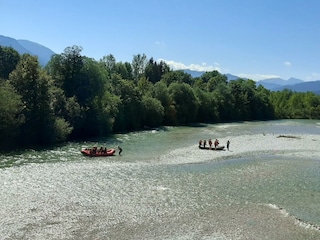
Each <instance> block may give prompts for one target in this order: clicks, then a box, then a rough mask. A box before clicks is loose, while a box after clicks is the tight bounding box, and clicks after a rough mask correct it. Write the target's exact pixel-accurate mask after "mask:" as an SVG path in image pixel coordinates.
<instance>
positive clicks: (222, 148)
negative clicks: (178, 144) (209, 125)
mask: <svg viewBox="0 0 320 240" xmlns="http://www.w3.org/2000/svg"><path fill="white" fill-rule="evenodd" d="M199 149H203V150H213V151H219V150H224V146H217V147H204V146H199Z"/></svg>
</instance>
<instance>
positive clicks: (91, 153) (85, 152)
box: [81, 148, 116, 157]
mask: <svg viewBox="0 0 320 240" xmlns="http://www.w3.org/2000/svg"><path fill="white" fill-rule="evenodd" d="M81 153H82V154H83V155H85V156H89V157H110V156H114V154H115V153H116V150H115V149H113V148H111V149H108V150H107V151H106V152H104V151H98V150H96V151H93V150H92V149H88V148H86V149H81Z"/></svg>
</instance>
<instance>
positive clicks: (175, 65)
mask: <svg viewBox="0 0 320 240" xmlns="http://www.w3.org/2000/svg"><path fill="white" fill-rule="evenodd" d="M158 61H164V62H166V63H167V64H168V65H169V66H170V67H171V68H172V69H173V70H180V69H190V70H193V71H201V72H202V71H203V72H210V71H213V70H217V71H219V72H221V69H220V66H219V64H218V63H215V64H214V65H215V66H210V65H207V63H205V62H204V63H202V64H201V65H200V64H193V63H192V64H190V65H185V64H183V63H181V62H175V61H172V60H165V59H158Z"/></svg>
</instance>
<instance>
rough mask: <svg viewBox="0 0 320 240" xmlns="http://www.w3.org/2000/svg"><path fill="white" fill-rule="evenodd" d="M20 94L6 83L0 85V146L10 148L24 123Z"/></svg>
mask: <svg viewBox="0 0 320 240" xmlns="http://www.w3.org/2000/svg"><path fill="white" fill-rule="evenodd" d="M22 111H23V104H22V101H21V96H20V95H18V94H17V93H16V92H15V90H14V88H13V87H12V86H11V85H10V84H9V83H8V82H3V83H2V84H1V85H0V148H2V150H3V149H7V148H10V149H11V148H12V146H14V144H16V140H17V137H18V136H19V128H20V126H21V125H22V124H23V123H24V116H23V114H22Z"/></svg>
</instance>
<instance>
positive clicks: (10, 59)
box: [0, 46, 20, 79]
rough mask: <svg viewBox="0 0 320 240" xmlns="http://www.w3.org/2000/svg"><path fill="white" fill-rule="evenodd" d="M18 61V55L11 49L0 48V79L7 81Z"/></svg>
mask: <svg viewBox="0 0 320 240" xmlns="http://www.w3.org/2000/svg"><path fill="white" fill-rule="evenodd" d="M19 60H20V55H19V53H18V52H17V51H16V50H14V49H13V48H12V47H2V46H0V79H1V78H3V79H8V78H9V74H10V73H11V72H12V71H13V70H14V69H15V68H16V66H17V64H18V62H19Z"/></svg>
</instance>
